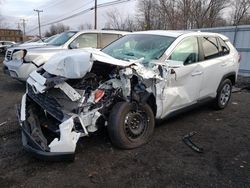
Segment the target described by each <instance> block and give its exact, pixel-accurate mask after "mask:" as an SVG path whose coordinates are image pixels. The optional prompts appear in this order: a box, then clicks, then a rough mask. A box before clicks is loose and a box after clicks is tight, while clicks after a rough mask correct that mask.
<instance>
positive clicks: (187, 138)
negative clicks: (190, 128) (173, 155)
mask: <svg viewBox="0 0 250 188" xmlns="http://www.w3.org/2000/svg"><path fill="white" fill-rule="evenodd" d="M195 134H196V132H191V133H189V134H187V135H185V136H184V137H183V138H182V140H183V142H184V143H185V144H186V145H187V146H189V147H190V148H191V149H192V150H194V151H196V152H197V153H203V148H201V147H199V146H197V145H196V144H194V143H193V142H192V140H191V138H192V137H193V136H194V135H195Z"/></svg>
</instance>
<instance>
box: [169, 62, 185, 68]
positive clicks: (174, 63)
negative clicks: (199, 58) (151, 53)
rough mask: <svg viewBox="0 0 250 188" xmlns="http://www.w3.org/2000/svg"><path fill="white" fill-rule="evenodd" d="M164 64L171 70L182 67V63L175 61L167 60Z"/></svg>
mask: <svg viewBox="0 0 250 188" xmlns="http://www.w3.org/2000/svg"><path fill="white" fill-rule="evenodd" d="M166 64H168V66H169V67H171V68H180V67H182V66H184V62H183V61H175V60H167V61H166Z"/></svg>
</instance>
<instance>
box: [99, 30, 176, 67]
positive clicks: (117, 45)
mask: <svg viewBox="0 0 250 188" xmlns="http://www.w3.org/2000/svg"><path fill="white" fill-rule="evenodd" d="M174 40H175V38H174V37H169V36H161V35H149V34H131V35H126V36H124V37H122V38H121V39H119V40H117V41H115V42H113V43H111V44H110V45H109V46H107V47H105V48H103V49H102V52H104V53H106V54H108V55H110V56H112V57H114V58H116V59H121V60H125V61H129V60H137V59H141V58H143V62H142V63H149V62H150V61H151V60H157V59H159V58H160V57H161V56H162V55H163V54H164V52H165V51H166V49H167V48H168V47H169V46H170V44H171V43H172V42H173V41H174Z"/></svg>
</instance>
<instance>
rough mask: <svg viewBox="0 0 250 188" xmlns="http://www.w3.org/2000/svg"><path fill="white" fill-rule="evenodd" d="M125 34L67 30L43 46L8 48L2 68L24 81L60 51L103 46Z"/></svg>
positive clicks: (13, 76)
mask: <svg viewBox="0 0 250 188" xmlns="http://www.w3.org/2000/svg"><path fill="white" fill-rule="evenodd" d="M125 34H127V32H122V31H105V30H89V31H88V30H86V31H78V32H77V31H67V32H64V33H61V34H60V35H58V36H56V37H55V38H54V39H52V40H51V41H49V42H48V43H47V44H45V43H44V45H43V46H41V45H39V46H38V45H37V46H34V45H33V46H32V45H29V44H28V46H27V45H20V46H17V47H13V48H10V49H8V50H7V52H6V55H5V59H4V62H3V63H4V68H3V69H4V72H5V73H6V74H8V75H10V76H11V77H12V78H14V79H17V80H20V81H26V80H27V78H28V76H29V74H30V73H31V72H32V71H34V70H37V69H38V68H39V67H41V66H42V65H43V64H44V63H45V62H47V60H48V59H49V58H50V57H51V56H53V55H54V54H56V53H58V52H60V51H65V50H69V49H78V48H86V47H92V48H103V47H105V46H106V45H108V44H109V43H111V42H113V41H114V40H116V39H118V38H120V37H122V36H123V35H125ZM65 53H67V52H65Z"/></svg>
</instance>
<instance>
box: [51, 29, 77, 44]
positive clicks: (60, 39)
mask: <svg viewBox="0 0 250 188" xmlns="http://www.w3.org/2000/svg"><path fill="white" fill-rule="evenodd" d="M76 33H77V32H73V31H70V32H64V33H61V34H59V35H58V36H57V37H55V38H54V39H52V40H51V41H49V42H48V44H50V45H54V46H61V45H63V44H65V43H66V42H67V41H68V40H69V39H70V38H71V37H72V36H73V35H75V34H76Z"/></svg>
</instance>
